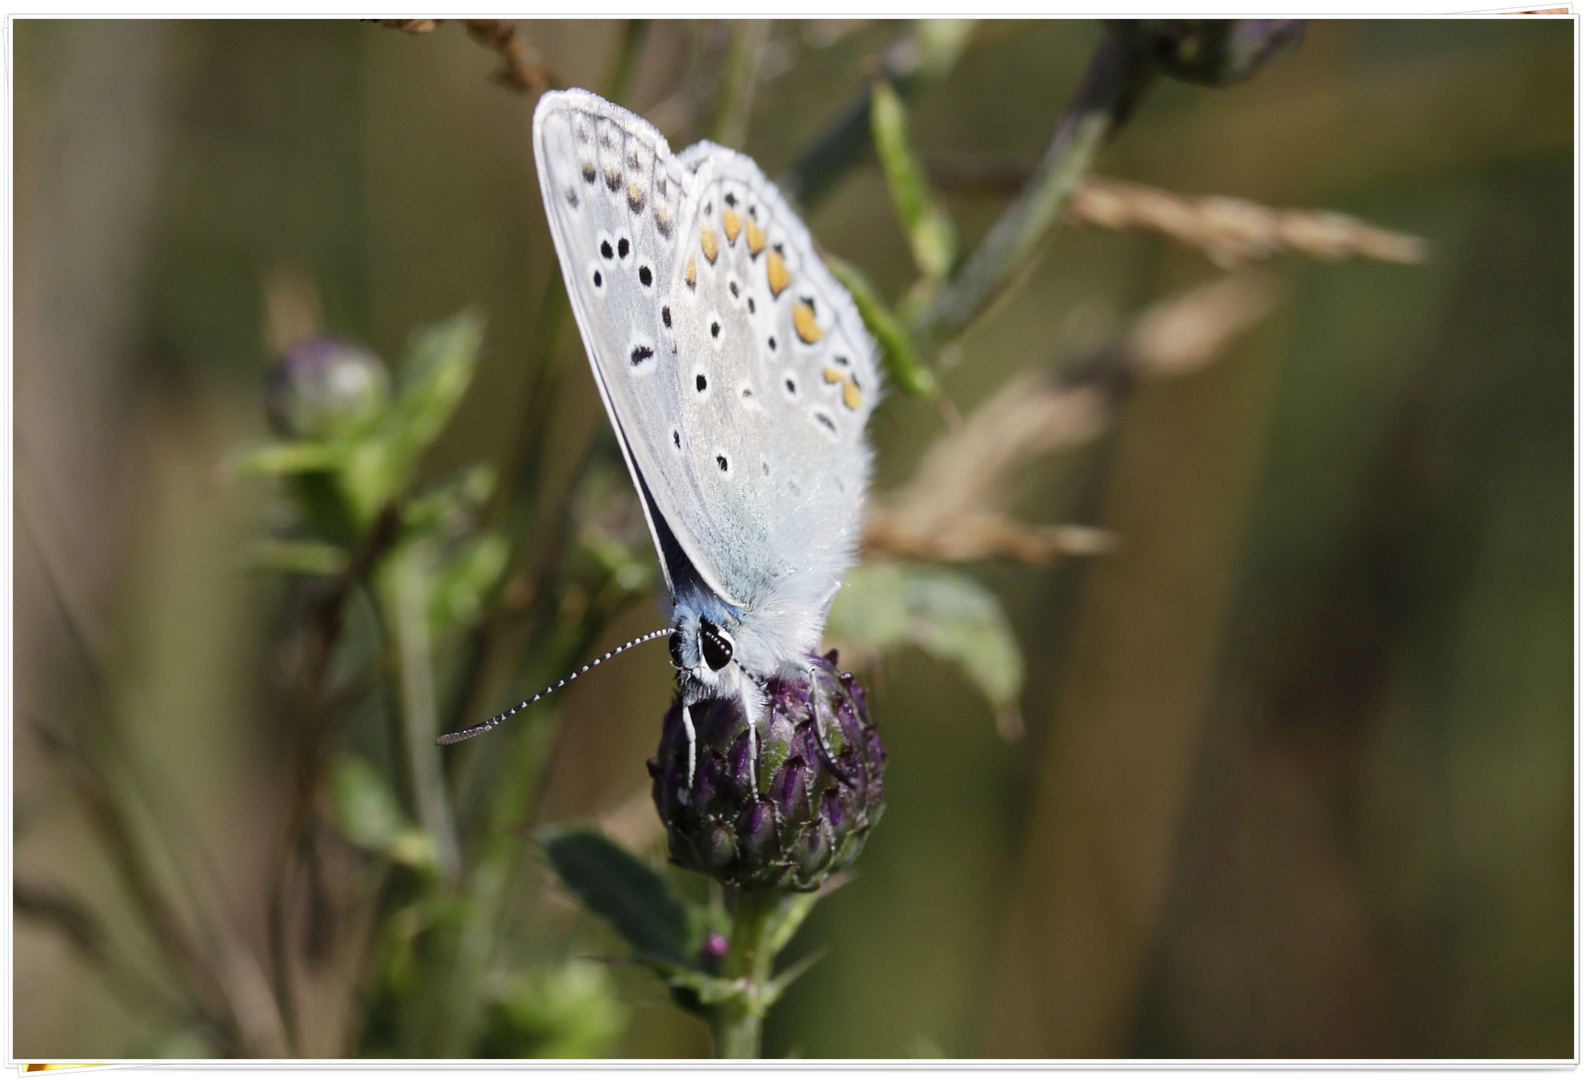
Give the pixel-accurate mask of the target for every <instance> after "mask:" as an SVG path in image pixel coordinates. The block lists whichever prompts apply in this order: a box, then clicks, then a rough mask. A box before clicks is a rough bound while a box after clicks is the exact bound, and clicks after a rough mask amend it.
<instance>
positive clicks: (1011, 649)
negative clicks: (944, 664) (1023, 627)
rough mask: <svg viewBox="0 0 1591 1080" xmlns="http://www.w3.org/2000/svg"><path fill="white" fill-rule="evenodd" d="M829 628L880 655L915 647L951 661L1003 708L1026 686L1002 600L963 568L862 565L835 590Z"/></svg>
mask: <svg viewBox="0 0 1591 1080" xmlns="http://www.w3.org/2000/svg"><path fill="white" fill-rule="evenodd" d="M827 632H828V634H829V636H830V637H832V638H835V639H838V640H842V641H845V642H847V643H849V644H851V645H854V646H856V647H858V648H861V649H864V650H866V651H868V652H872V653H885V652H888V651H890V650H892V649H899V648H902V647H904V646H907V645H915V646H917V647H918V648H921V649H922V650H923V651H925V652H927V653H928V654H929V655H931V656H935V657H938V658H939V659H941V660H948V661H950V662H952V663H954V664H956V665H957V666H958V667H960V668H961V670H962V671H963V672H964V673H965V674H966V675H967V677H968V678H969V679H971V680H972V682H973V684H974V685H976V686H977V687H978V689H979V690H981V691H982V692H983V695H984V697H986V698H987V699H988V700H989V703H990V704H991V705H993V706H994V707H995V710H996V712H999V713H1008V712H1009V711H1010V710H1013V709H1015V707H1016V699H1017V695H1018V694H1020V693H1021V690H1022V651H1021V649H1020V648H1019V647H1018V645H1017V640H1016V635H1015V634H1014V633H1013V632H1012V630H1011V624H1010V622H1008V621H1007V620H1006V617H1005V611H1004V610H1003V609H1002V608H1001V607H1000V601H999V600H997V599H996V598H995V596H994V594H993V593H991V592H989V590H988V589H986V588H984V586H983V584H982V583H981V582H979V581H978V580H977V579H976V578H974V577H972V576H971V575H970V574H967V573H965V572H963V571H960V570H954V569H950V568H948V567H942V566H922V565H917V564H913V563H899V562H893V561H887V560H880V561H871V562H865V563H862V564H861V565H860V566H858V567H856V569H854V570H852V571H851V573H850V574H849V575H848V576H847V577H846V579H845V587H844V588H842V589H841V590H840V591H839V593H838V594H837V595H836V596H835V598H834V607H833V608H832V609H831V610H830V612H829V622H828V631H827Z"/></svg>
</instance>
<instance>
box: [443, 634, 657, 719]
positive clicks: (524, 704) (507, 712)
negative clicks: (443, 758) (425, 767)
mask: <svg viewBox="0 0 1591 1080" xmlns="http://www.w3.org/2000/svg"><path fill="white" fill-rule="evenodd" d="M669 632H670V628H669V627H664V628H663V629H662V630H653V631H652V632H651V633H650V634H642V635H641V636H640V637H638V638H636V639H635V640H634V641H626V642H625V643H624V644H623V645H620V646H619V647H618V648H616V649H611V650H609V651H608V652H605V653H603V654H602V655H601V656H599V657H597V658H596V659H595V660H593V661H591V663H589V664H587V665H586V666H585V667H583V668H581V669H580V670H579V671H572V672H570V673H569V674H568V675H565V676H564V677H563V678H561V679H559V680H558V681H557V682H555V683H553V684H552V685H551V686H549V687H547V689H545V690H543V691H542V692H541V693H539V694H537V695H536V696H535V697H531V698H526V699H525V700H524V701H521V702H520V703H519V704H518V705H515V706H514V707H513V708H512V709H504V710H503V711H502V712H500V713H498V714H497V715H496V716H494V717H492V718H491V719H490V720H483V721H482V722H480V723H479V724H476V725H475V726H474V727H467V728H465V729H464V730H463V731H450V732H448V733H447V734H446V735H443V736H442V737H441V738H439V739H437V741H436V744H437V745H438V746H452V745H453V744H454V743H461V742H463V741H464V740H465V739H473V738H475V736H477V735H484V734H486V733H487V732H488V731H490V730H492V729H493V728H494V727H496V726H497V725H498V724H501V723H502V722H503V721H504V720H507V719H508V718H509V717H510V716H513V715H514V714H515V713H517V712H519V710H521V709H524V708H528V707H529V706H531V705H534V704H536V702H538V701H540V700H541V699H542V698H544V697H546V696H547V695H548V694H550V693H552V692H553V691H554V690H561V689H562V688H563V687H564V686H566V685H568V684H569V683H572V682H574V681H575V680H576V679H578V678H579V677H580V676H582V675H584V674H585V673H586V672H588V671H590V670H591V669H592V668H594V667H596V666H597V665H598V664H600V663H602V661H604V660H611V659H612V658H613V657H615V656H618V655H619V654H620V653H621V652H626V651H628V650H630V649H633V648H635V647H636V646H637V645H644V644H646V643H647V642H648V641H655V640H656V639H658V638H660V637H664V636H665V635H667V634H668V633H669Z"/></svg>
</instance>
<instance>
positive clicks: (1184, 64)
mask: <svg viewBox="0 0 1591 1080" xmlns="http://www.w3.org/2000/svg"><path fill="white" fill-rule="evenodd" d="M1308 22H1309V21H1308V20H1307V19H1125V20H1122V21H1121V22H1119V23H1118V24H1116V29H1117V30H1118V31H1119V32H1120V33H1122V34H1124V35H1125V36H1126V37H1127V39H1128V40H1129V41H1131V42H1132V43H1133V44H1134V45H1135V46H1137V47H1138V48H1139V49H1141V50H1143V51H1144V52H1145V53H1146V54H1148V56H1149V57H1150V58H1151V59H1152V60H1153V61H1154V63H1155V66H1156V67H1158V68H1159V69H1160V71H1161V72H1163V73H1164V74H1166V75H1169V76H1171V77H1172V78H1173V79H1182V80H1183V81H1185V82H1191V83H1198V84H1200V85H1202V86H1226V85H1227V84H1229V83H1235V82H1239V81H1241V80H1243V79H1246V78H1248V77H1249V76H1251V75H1253V74H1254V73H1256V72H1257V71H1259V69H1260V68H1262V67H1264V66H1265V65H1266V64H1268V63H1270V62H1271V61H1272V60H1274V59H1276V58H1277V57H1278V56H1281V55H1282V54H1283V53H1285V52H1287V51H1288V50H1290V49H1292V48H1294V47H1296V46H1297V45H1298V43H1299V42H1300V41H1302V40H1303V39H1304V27H1305V26H1307V25H1308Z"/></svg>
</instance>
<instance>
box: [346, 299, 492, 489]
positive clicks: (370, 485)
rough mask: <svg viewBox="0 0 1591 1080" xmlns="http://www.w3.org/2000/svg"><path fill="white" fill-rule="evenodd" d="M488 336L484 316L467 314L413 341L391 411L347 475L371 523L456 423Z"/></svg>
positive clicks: (430, 328)
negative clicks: (452, 422)
mask: <svg viewBox="0 0 1591 1080" xmlns="http://www.w3.org/2000/svg"><path fill="white" fill-rule="evenodd" d="M484 332H485V324H484V322H483V321H482V319H481V318H480V316H479V315H476V314H475V313H474V312H472V311H465V312H463V313H461V314H459V315H455V316H454V317H453V318H451V319H448V320H446V321H444V322H440V323H437V324H435V325H434V326H426V327H421V328H420V329H418V330H416V331H415V332H414V333H413V334H412V335H411V336H410V338H409V344H408V347H407V348H406V349H405V350H404V354H403V358H402V360H401V361H400V362H399V373H398V380H399V389H398V394H397V397H396V399H395V400H394V402H393V404H392V408H390V409H389V410H388V411H387V413H386V414H385V415H384V416H383V417H382V418H381V421H380V423H379V424H378V425H377V428H376V430H375V431H374V432H373V433H372V435H371V436H370V437H369V438H368V439H366V440H364V442H363V443H362V445H361V447H360V449H361V450H362V451H364V453H362V454H359V455H355V457H354V458H353V459H352V460H350V461H349V462H348V464H347V466H346V467H345V468H344V470H343V481H344V484H345V486H346V487H347V489H348V494H349V497H350V498H351V499H353V501H354V503H355V505H356V506H358V507H359V508H360V510H361V512H362V514H363V515H364V516H365V518H366V519H367V520H368V519H371V518H373V517H374V515H375V513H376V512H377V511H378V510H379V509H380V508H381V506H382V505H383V504H384V503H386V501H387V500H388V499H390V498H391V497H392V496H393V495H394V494H396V493H397V492H398V490H399V489H400V488H402V487H403V486H404V485H405V484H406V483H407V482H408V479H409V474H410V472H411V471H412V470H413V468H414V465H415V462H416V461H417V460H418V459H419V457H420V455H421V454H422V453H424V452H425V450H426V448H427V447H429V446H430V445H431V443H432V441H433V440H435V439H436V437H437V435H438V434H440V433H441V431H442V428H443V427H444V426H446V424H447V422H448V420H449V418H451V417H452V415H453V410H454V409H455V408H456V407H457V406H458V403H459V399H460V398H462V397H463V396H464V391H465V390H466V389H467V388H468V387H469V384H470V379H471V377H473V376H474V374H475V361H476V354H477V352H478V350H479V349H480V344H481V337H482V335H483V333H484Z"/></svg>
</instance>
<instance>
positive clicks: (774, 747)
mask: <svg viewBox="0 0 1591 1080" xmlns="http://www.w3.org/2000/svg"><path fill="white" fill-rule="evenodd" d="M838 659H839V656H838V654H837V653H833V652H831V653H829V654H828V656H826V657H820V656H814V657H810V658H809V663H810V667H809V668H807V669H806V670H805V671H802V672H800V673H799V674H797V675H794V676H792V677H790V678H775V679H772V680H770V681H769V682H767V683H766V684H765V685H764V687H763V692H764V694H765V695H766V697H767V699H768V702H769V708H768V710H767V712H766V714H765V715H764V716H763V717H760V718H759V719H758V720H757V728H756V740H755V752H754V751H753V740H752V732H751V728H750V726H749V725H748V723H747V717H746V713H745V709H744V708H743V706H742V704H741V702H740V700H739V699H738V698H734V699H726V698H720V699H714V700H711V701H706V702H699V703H698V704H696V705H695V706H693V707H692V708H691V711H690V715H691V722H692V724H693V726H694V727H695V729H696V739H695V743H696V745H695V752H696V761H695V768H694V770H693V769H692V767H691V760H690V754H691V740H690V738H689V737H688V735H687V732H686V729H685V723H684V717H683V715H682V699H680V698H675V700H674V704H673V705H671V706H670V707H669V710H668V712H667V713H665V714H664V716H663V738H662V741H661V742H660V743H659V744H658V748H657V759H656V760H655V761H649V762H647V769H648V770H649V771H650V772H651V774H652V801H653V802H655V803H656V804H657V809H658V813H659V814H661V815H662V817H663V824H664V825H665V826H666V827H667V830H668V849H669V857H670V858H671V859H672V860H673V861H674V862H675V863H677V864H678V865H680V866H683V867H685V868H686V869H689V870H699V871H701V872H702V873H705V874H711V875H712V876H713V877H715V878H717V879H718V880H720V881H722V882H723V883H724V884H726V885H731V886H734V887H736V888H740V889H793V890H797V891H808V890H811V889H815V888H817V887H818V886H819V885H821V884H822V883H823V881H824V879H826V878H828V877H829V876H830V875H831V874H834V873H836V872H838V871H840V870H843V869H845V868H846V867H848V866H850V865H851V864H852V863H853V862H855V861H856V857H857V855H858V854H860V853H861V850H862V844H863V842H864V841H865V840H866V839H867V834H868V832H869V831H871V830H872V828H873V826H874V825H875V824H877V823H878V819H879V817H880V816H881V815H882V814H883V813H884V780H883V772H884V764H885V755H884V747H883V745H882V744H880V742H879V740H878V732H877V729H876V727H875V726H874V725H873V724H872V723H871V722H870V721H869V719H868V713H867V698H866V695H865V694H864V693H863V691H862V688H861V686H859V685H857V683H856V680H855V679H853V678H852V677H851V676H850V675H849V674H848V673H845V672H842V671H840V670H839V668H838V667H836V666H835V662H836V661H837V660H838ZM693 773H694V776H693V775H692V774H693Z"/></svg>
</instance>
